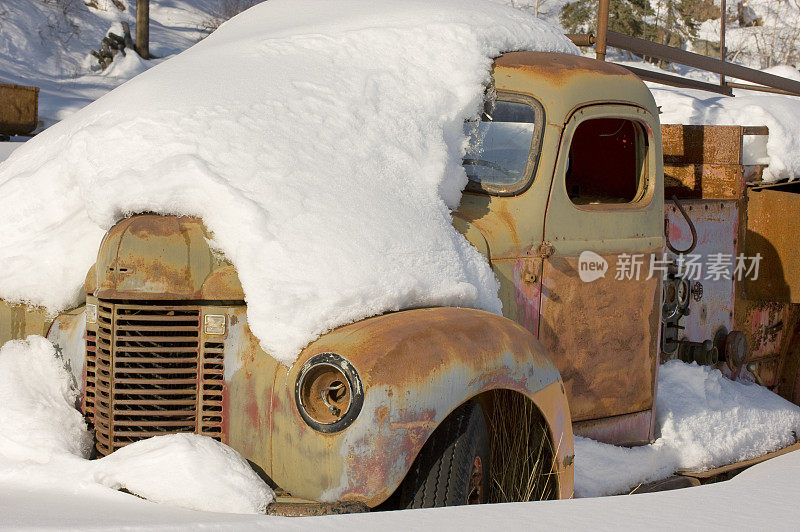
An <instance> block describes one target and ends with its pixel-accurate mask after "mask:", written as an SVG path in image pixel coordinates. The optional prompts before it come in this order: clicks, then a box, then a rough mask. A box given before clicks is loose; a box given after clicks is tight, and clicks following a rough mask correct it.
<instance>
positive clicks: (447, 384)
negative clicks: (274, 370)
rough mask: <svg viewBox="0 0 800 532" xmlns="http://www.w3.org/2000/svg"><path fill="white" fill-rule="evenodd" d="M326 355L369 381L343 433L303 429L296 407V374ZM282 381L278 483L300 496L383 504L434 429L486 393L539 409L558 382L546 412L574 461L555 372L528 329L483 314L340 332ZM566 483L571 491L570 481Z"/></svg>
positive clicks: (433, 312)
mask: <svg viewBox="0 0 800 532" xmlns="http://www.w3.org/2000/svg"><path fill="white" fill-rule="evenodd" d="M323 352H335V353H339V354H340V355H342V356H344V357H346V358H347V359H348V360H349V361H350V362H351V363H352V364H353V366H354V367H355V368H357V370H358V372H359V375H360V377H361V379H362V380H363V383H364V406H363V410H362V412H361V414H360V415H359V417H358V418H357V419H356V420H355V421H354V422H353V424H352V425H351V426H350V427H349V428H348V429H346V430H345V431H343V432H341V433H333V434H322V433H318V432H316V431H313V430H309V429H305V430H302V431H301V427H303V425H304V424H303V421H302V419H301V418H300V416H299V414H298V413H297V411H296V408H295V406H294V401H293V400H292V396H293V395H292V394H293V388H292V386H293V384H294V382H295V379H296V377H297V373H298V371H299V367H300V366H302V364H303V363H304V362H305V361H306V360H308V359H309V358H311V357H312V356H314V355H316V354H318V353H323ZM421 376H424V379H422V380H421ZM283 382H284V383H285V384H280V385H277V386H278V388H276V397H277V398H279V401H276V404H278V403H280V407H276V408H275V414H274V432H273V442H272V446H273V449H274V450H275V453H276V454H275V460H274V462H273V467H274V469H273V473H274V476H273V480H275V481H276V482H277V483H278V484H279V485H280V486H281V487H284V488H285V489H287V491H290V492H291V493H293V494H295V495H298V496H302V497H307V498H311V499H316V500H359V501H363V502H365V503H366V504H368V505H369V506H374V505H376V504H378V503H380V502H382V501H383V500H384V499H385V498H387V497H388V496H389V495H390V494H391V493H392V492H394V490H395V488H396V487H397V486H398V485H399V484H400V481H401V480H402V478H403V477H404V476H405V472H406V471H407V470H408V468H410V467H411V464H412V463H413V460H414V458H415V457H416V454H417V452H418V451H419V449H420V448H421V447H422V446H423V445H424V443H425V441H427V439H428V437H429V436H430V434H431V433H432V432H433V430H434V428H435V427H436V426H437V425H438V423H440V422H441V421H442V420H443V419H444V418H445V417H446V416H447V415H448V414H449V413H450V412H451V411H452V410H453V409H455V408H456V407H457V406H458V405H460V404H462V403H463V402H464V401H466V400H468V399H470V398H471V397H475V396H477V395H480V394H481V393H483V392H485V391H487V390H490V389H497V388H503V389H511V390H515V391H519V392H520V393H523V394H525V395H527V396H528V397H529V398H531V399H532V400H534V401H537V397H538V396H537V394H538V392H539V391H541V390H542V389H543V388H545V387H548V386H549V385H552V384H555V388H552V387H551V388H550V389H552V390H554V392H548V393H550V394H555V395H552V397H551V396H550V395H546V396H542V397H543V398H542V399H540V401H541V402H543V403H545V404H543V406H542V407H540V408H541V410H542V411H543V413H544V414H545V419H546V420H547V423H548V425H549V427H550V430H551V432H552V434H553V435H554V437H555V438H557V439H558V440H559V441H562V449H563V452H564V454H566V455H570V454H572V439H571V429H570V420H569V407H568V406H567V404H566V400H565V397H564V394H563V391H562V389H561V384H560V381H559V379H558V374H557V372H556V370H555V368H554V367H553V366H552V364H550V362H549V361H548V360H547V357H546V356H545V355H544V351H543V350H542V349H541V347H540V346H539V345H538V344H537V343H536V341H535V340H534V339H533V338H532V337H531V336H530V334H529V333H528V332H526V331H525V330H524V329H523V328H521V327H520V326H518V325H516V324H513V323H512V322H510V321H509V320H506V319H504V318H502V317H499V316H495V315H493V314H489V313H486V312H482V311H477V310H468V309H453V308H437V309H419V310H410V311H403V312H398V313H393V314H387V315H384V316H380V317H377V318H371V319H368V320H364V321H362V322H359V323H355V324H352V325H349V326H346V327H342V328H340V329H337V330H336V331H333V332H332V333H329V334H328V335H326V336H323V337H322V338H320V339H319V340H317V341H316V342H314V343H312V344H311V345H310V346H308V347H307V348H306V349H305V350H304V351H303V353H302V354H301V356H300V358H299V359H298V361H297V363H296V364H295V365H294V366H293V367H292V368H291V369H290V370H289V373H288V375H287V377H286V379H285V381H283ZM390 390H391V392H392V394H391V395H390V394H389V391H390ZM536 404H537V406H538V405H539V402H537V403H536ZM559 458H562V457H559ZM567 462H568V461H567ZM562 469H563V468H562ZM570 473H571V470H568V469H564V475H565V476H568V475H569V474H570ZM564 483H565V484H564V485H565V489H567V488H566V487H569V489H570V490H571V478H570V479H569V480H565V481H564ZM570 493H571V492H570Z"/></svg>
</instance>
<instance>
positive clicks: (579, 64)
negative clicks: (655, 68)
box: [494, 52, 641, 85]
mask: <svg viewBox="0 0 800 532" xmlns="http://www.w3.org/2000/svg"><path fill="white" fill-rule="evenodd" d="M494 66H495V71H498V70H500V69H502V68H507V69H510V70H520V71H524V72H530V73H531V74H533V75H534V76H536V77H539V78H543V79H546V80H548V81H550V82H551V83H553V84H557V85H566V84H567V83H569V82H571V81H573V80H574V79H575V78H580V77H591V76H596V77H600V76H619V77H624V78H630V79H632V80H636V81H637V82H639V83H641V81H639V79H638V78H637V77H636V76H635V75H634V74H632V73H631V72H630V71H629V70H627V69H625V68H623V67H621V66H618V65H615V64H613V63H607V62H601V61H594V60H592V59H587V58H585V57H581V56H579V55H572V54H560V53H552V52H510V53H506V54H503V55H501V56H500V57H498V58H497V59H495V62H494ZM496 75H497V74H496Z"/></svg>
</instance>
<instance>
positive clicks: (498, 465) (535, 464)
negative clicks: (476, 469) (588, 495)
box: [487, 390, 557, 502]
mask: <svg viewBox="0 0 800 532" xmlns="http://www.w3.org/2000/svg"><path fill="white" fill-rule="evenodd" d="M490 403H491V404H489V405H487V406H488V407H489V408H488V412H489V416H488V418H489V428H490V430H489V433H490V438H491V452H492V457H491V473H490V477H489V482H490V487H489V502H515V501H538V500H546V499H554V498H556V497H557V478H556V473H555V471H554V469H553V456H555V455H556V452H555V449H553V445H552V443H551V440H550V437H549V434H548V430H547V426H546V424H545V422H544V420H543V419H542V417H541V414H540V413H539V411H538V410H537V409H536V407H535V406H534V405H533V403H531V401H529V400H528V399H527V398H526V397H524V396H523V395H521V394H518V393H514V392H509V391H506V390H501V391H496V392H494V393H493V394H492V398H491V401H490Z"/></svg>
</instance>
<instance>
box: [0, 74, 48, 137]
mask: <svg viewBox="0 0 800 532" xmlns="http://www.w3.org/2000/svg"><path fill="white" fill-rule="evenodd" d="M38 112H39V88H38V87H25V86H23V85H10V84H8V83H0V134H3V135H27V134H28V133H31V132H32V131H33V130H34V129H36V125H37V121H38Z"/></svg>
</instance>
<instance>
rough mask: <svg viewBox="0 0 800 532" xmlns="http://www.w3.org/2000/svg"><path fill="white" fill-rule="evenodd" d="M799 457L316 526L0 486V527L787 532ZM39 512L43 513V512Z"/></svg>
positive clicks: (796, 513)
mask: <svg viewBox="0 0 800 532" xmlns="http://www.w3.org/2000/svg"><path fill="white" fill-rule="evenodd" d="M798 477H800V452H793V453H789V454H786V455H783V456H779V457H777V458H774V459H772V460H769V461H767V462H764V463H762V464H758V465H756V466H753V467H751V468H750V469H748V470H746V471H744V472H743V473H741V474H739V475H737V476H736V477H734V478H733V479H731V480H728V481H726V482H720V483H717V484H708V485H705V486H700V487H697V488H687V489H681V490H675V491H666V492H661V493H646V494H640V495H630V496H628V495H623V496H618V497H603V498H592V499H575V500H565V501H547V502H529V503H510V504H487V505H479V506H460V507H450V508H434V509H427V510H403V511H396V512H376V513H365V514H350V515H338V516H326V517H303V518H300V517H294V518H288V517H268V516H256V515H250V516H247V515H232V514H218V513H207V512H193V511H189V510H183V509H180V508H171V507H167V506H160V505H155V504H153V503H150V502H148V501H144V500H141V499H137V498H135V497H131V496H130V495H125V494H123V493H118V492H112V491H109V490H103V489H100V488H97V487H95V486H78V487H75V488H73V489H66V490H65V489H54V488H48V487H45V486H36V487H33V488H29V487H26V486H24V485H20V484H11V483H8V482H5V481H3V480H2V479H0V527H3V528H14V529H19V530H32V529H36V530H42V529H54V530H97V529H122V528H124V529H126V530H186V529H187V528H189V527H192V528H206V529H213V530H237V531H238V530H256V529H261V530H263V529H273V530H347V531H353V530H437V531H450V530H453V531H457V532H461V531H463V530H479V529H490V530H530V529H536V530H592V531H597V530H621V529H624V530H630V529H632V530H676V529H685V528H688V529H695V530H720V531H729V530H761V529H765V528H766V529H769V530H777V531H781V530H796V529H797V521H798V519H799V518H800V510H798V508H797V500H798V498H800V484H798V482H797V479H798ZM43 509H46V511H43Z"/></svg>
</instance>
